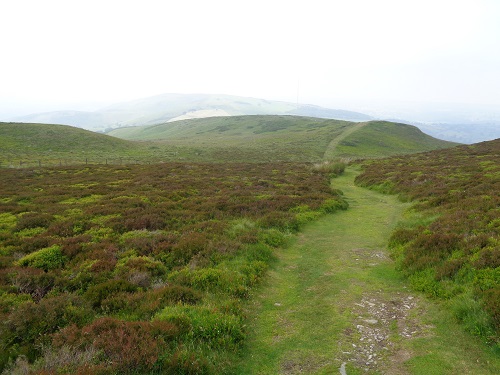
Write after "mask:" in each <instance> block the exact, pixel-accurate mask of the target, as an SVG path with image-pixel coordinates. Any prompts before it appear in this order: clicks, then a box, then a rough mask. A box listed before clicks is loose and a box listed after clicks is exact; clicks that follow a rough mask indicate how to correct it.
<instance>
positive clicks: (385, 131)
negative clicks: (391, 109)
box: [334, 121, 456, 158]
mask: <svg viewBox="0 0 500 375" xmlns="http://www.w3.org/2000/svg"><path fill="white" fill-rule="evenodd" d="M453 145H456V143H452V142H446V141H442V140H439V139H436V138H433V137H430V136H428V135H427V134H425V133H423V132H422V131H420V130H419V129H418V128H417V127H415V126H412V125H405V124H398V123H393V122H387V121H371V122H369V123H368V124H367V125H366V126H364V127H363V128H361V129H359V130H358V131H356V132H354V133H353V134H350V135H349V136H347V137H346V138H345V139H343V140H342V141H341V142H340V143H339V144H338V146H337V147H336V149H335V152H334V154H335V155H336V156H342V157H353V156H354V157H366V158H372V157H377V158H378V157H386V156H389V155H397V154H409V153H415V152H421V151H430V150H435V149H440V148H448V147H451V146H453Z"/></svg>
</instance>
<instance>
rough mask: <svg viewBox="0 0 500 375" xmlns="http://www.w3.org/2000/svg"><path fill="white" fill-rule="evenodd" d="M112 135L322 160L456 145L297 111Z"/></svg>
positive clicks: (207, 154) (199, 154)
mask: <svg viewBox="0 0 500 375" xmlns="http://www.w3.org/2000/svg"><path fill="white" fill-rule="evenodd" d="M108 134H109V135H112V136H115V137H118V138H123V139H127V140H142V141H157V142H160V141H161V143H162V144H164V145H169V146H172V147H179V148H183V149H184V150H188V149H190V150H191V151H192V152H191V153H192V154H195V155H194V157H195V158H199V159H200V160H203V159H204V158H208V159H209V160H212V159H222V160H224V159H226V160H231V158H234V157H235V155H236V157H237V158H238V159H243V160H258V161H268V160H294V161H297V160H300V161H304V160H306V161H318V160H323V159H325V158H326V159H332V158H335V157H349V158H360V157H382V156H389V155H396V154H405V153H413V152H419V151H428V150H434V149H439V148H447V147H451V146H453V145H455V144H454V143H451V142H446V141H441V140H438V139H436V138H432V137H430V136H428V135H426V134H424V133H422V132H421V131H420V130H419V129H418V128H416V127H414V126H411V125H405V124H397V123H390V122H384V121H377V122H366V123H353V122H347V121H340V120H329V119H318V118H311V117H298V116H233V117H223V118H221V117H219V118H206V119H192V120H184V121H177V122H174V123H164V124H159V125H153V126H143V127H130V128H120V129H115V130H113V131H111V132H109V133H108Z"/></svg>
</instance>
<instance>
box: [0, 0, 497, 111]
mask: <svg viewBox="0 0 500 375" xmlns="http://www.w3.org/2000/svg"><path fill="white" fill-rule="evenodd" d="M0 17H1V20H0V38H1V43H0V53H1V55H0V56H1V57H0V103H3V107H4V108H3V109H5V106H7V105H9V103H15V102H22V101H26V102H39V103H52V102H61V103H68V102H77V101H86V102H94V101H107V102H117V101H122V100H128V99H136V98H141V97H146V96H152V95H156V94H161V93H170V92H176V93H220V94H234V95H242V96H253V97H260V98H267V99H279V100H287V101H295V100H297V91H298V92H299V100H300V102H304V103H314V104H320V105H330V106H335V105H337V104H338V103H349V102H354V103H356V102H377V103H385V104H386V105H391V103H394V102H397V101H416V102H460V103H469V104H473V105H476V104H481V105H497V106H500V1H496V0H467V1H461V0H430V1H427V0H418V1H417V0H415V1H414V0H407V1H406V0H397V1H396V0H394V1H390V0H376V1H375V0H349V1H348V0H342V1H340V0H339V1H337V0H325V1H319V0H304V1H294V0H287V1H278V0H264V1H260V0H251V1H248V0H241V1H238V0H228V1H226V0H199V1H197V0H164V1H152V0H136V1H128V0H117V1H114V0H98V1H94V0H81V1H80V0H71V1H68V0H44V1H40V0H15V1H14V0H0ZM1 105H2V104H0V106H1ZM337 107H338V105H337ZM0 109H2V108H0Z"/></svg>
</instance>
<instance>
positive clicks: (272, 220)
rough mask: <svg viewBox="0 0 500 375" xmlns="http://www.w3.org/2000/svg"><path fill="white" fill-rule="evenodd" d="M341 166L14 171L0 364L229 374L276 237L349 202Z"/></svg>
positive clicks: (8, 173)
mask: <svg viewBox="0 0 500 375" xmlns="http://www.w3.org/2000/svg"><path fill="white" fill-rule="evenodd" d="M330 177H331V171H329V170H328V168H324V167H321V168H318V167H316V168H314V167H312V166H311V165H307V164H293V163H267V164H244V163H240V164H236V163H235V164H224V165H214V164H201V163H184V164H183V163H162V164H155V165H123V166H106V165H101V166H73V167H55V168H38V169H18V170H15V169H9V170H2V178H1V179H0V192H1V193H0V293H1V294H0V318H1V319H0V321H1V323H0V345H1V348H2V350H1V353H2V354H1V358H0V361H1V366H2V367H5V366H8V368H9V369H10V370H12V371H14V370H15V369H18V370H19V369H23V368H30V369H31V370H33V371H39V372H40V373H51V372H61V373H127V372H135V373H136V372H138V371H139V372H141V373H172V374H174V373H225V372H227V373H229V372H230V371H231V358H232V356H234V355H236V353H237V352H238V350H239V348H240V346H241V343H242V342H243V341H244V340H245V337H246V335H247V331H246V323H245V322H246V321H245V319H246V316H245V313H244V309H243V306H244V303H245V301H246V300H247V299H248V298H249V297H250V296H251V295H252V292H253V290H254V288H255V286H256V285H258V284H259V282H260V280H261V278H262V276H263V275H264V273H265V271H266V269H267V268H268V267H269V265H270V264H271V262H272V261H273V248H275V247H278V246H286V243H287V241H288V239H289V237H290V236H291V235H292V234H293V233H295V232H296V231H297V230H299V228H300V227H301V226H302V225H303V224H305V223H306V222H308V221H311V220H313V219H316V218H317V217H319V216H321V215H322V214H324V213H327V212H334V211H335V210H338V209H345V208H346V206H347V204H346V203H345V201H344V200H343V198H342V196H341V195H340V193H339V192H338V191H334V190H332V189H331V188H330V183H329V179H330ZM16 360H17V363H15V362H16Z"/></svg>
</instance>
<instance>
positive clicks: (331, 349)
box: [237, 170, 500, 374]
mask: <svg viewBox="0 0 500 375" xmlns="http://www.w3.org/2000/svg"><path fill="white" fill-rule="evenodd" d="M353 178H354V173H353V172H352V171H349V170H348V172H347V174H346V175H345V176H343V177H340V178H338V179H336V180H334V183H333V186H334V187H335V188H339V189H341V190H343V191H344V192H345V193H346V197H347V199H348V201H349V202H350V209H349V210H347V211H345V212H339V213H336V214H334V215H330V216H327V217H324V218H322V219H320V220H319V221H317V222H315V223H313V224H310V225H309V226H308V227H307V228H305V230H304V231H303V233H302V234H301V235H300V237H299V238H298V240H297V241H296V242H295V243H294V244H292V245H291V246H290V248H288V249H284V250H282V251H280V252H279V253H278V259H279V261H278V263H277V264H276V266H275V267H274V269H273V270H272V271H271V272H270V275H269V278H268V281H267V283H266V285H265V286H264V287H263V288H262V290H261V291H260V293H259V295H258V296H257V297H256V298H255V302H254V304H253V305H252V306H251V309H250V315H251V316H252V317H253V320H252V323H251V325H250V332H253V334H252V336H251V340H250V341H249V343H248V345H247V348H246V352H245V355H244V356H243V358H242V360H241V365H240V368H239V369H238V371H237V373H239V374H277V373H302V372H303V373H308V374H333V373H338V371H339V368H340V367H341V365H342V363H347V366H346V367H347V373H348V374H362V373H366V372H365V371H369V373H385V374H408V373H411V374H465V373H474V374H490V373H497V371H499V370H500V362H499V360H498V357H495V356H494V355H493V354H489V353H487V352H486V351H485V349H484V348H483V347H482V346H481V344H480V343H479V342H478V340H476V338H474V337H470V336H468V335H467V334H464V333H463V332H462V331H461V329H460V328H459V327H457V325H456V324H455V323H454V321H453V319H452V318H451V317H450V316H449V314H447V313H446V312H444V311H443V310H442V309H440V308H439V307H438V306H436V305H435V304H433V303H432V302H430V301H427V300H425V299H424V298H422V297H418V296H415V295H410V294H409V292H408V290H407V289H406V287H405V284H404V283H403V282H402V281H401V279H400V276H399V275H398V273H396V272H395V270H394V265H393V263H392V262H391V261H390V260H389V259H388V258H387V257H385V256H384V255H383V254H384V249H385V246H386V243H387V240H388V237H389V234H390V232H391V229H392V228H393V227H394V225H395V224H396V222H397V221H398V220H399V218H400V217H401V215H402V212H403V209H404V208H405V207H407V206H406V205H404V204H402V203H400V202H398V201H397V199H396V197H394V196H382V195H380V194H378V193H376V192H373V191H368V190H366V189H362V188H358V187H356V186H354V185H353ZM409 297H412V298H409ZM409 301H411V302H409ZM369 303H372V304H373V305H374V306H375V308H376V309H377V310H378V311H379V314H378V315H377V314H375V315H370V314H369V312H368V311H366V308H367V307H369V306H370V305H369ZM407 303H409V304H410V305H411V306H412V308H411V309H406V308H405V307H404V305H405V304H407ZM382 304H384V305H382ZM383 306H385V307H383ZM394 306H396V307H397V306H399V310H398V309H397V308H395V307H394ZM384 309H387V311H385V312H384ZM398 311H399V312H398ZM401 311H402V313H401ZM384 314H386V316H385V317H384ZM393 314H395V315H397V316H398V317H397V319H393V317H392V315H393ZM369 319H375V320H376V323H375V324H373V323H372V325H370V323H366V320H369ZM384 319H386V320H384ZM360 325H361V326H364V327H368V328H362V327H361V328H360ZM369 329H372V332H373V333H374V334H376V335H378V337H380V336H381V335H384V334H387V335H388V336H389V337H388V338H386V339H384V340H382V341H377V340H376V337H375V336H374V337H370V335H369V334H366V332H367V330H369ZM405 329H406V331H405ZM361 332H365V333H364V334H362V333H361ZM404 332H414V333H412V334H411V336H412V337H411V338H407V337H405V336H404V335H403V333H404ZM363 335H365V338H364V340H361V338H362V337H363ZM368 339H371V340H372V341H371V343H367V342H366V341H368ZM376 341H377V342H376ZM353 344H354V345H355V346H354V345H353ZM371 344H375V345H374V346H375V348H374V349H370V345H371ZM382 347H385V348H386V349H383V348H382ZM370 354H371V355H372V356H373V355H374V354H375V356H373V357H372V358H371V359H370V358H369V355H370ZM367 363H369V364H367Z"/></svg>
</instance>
